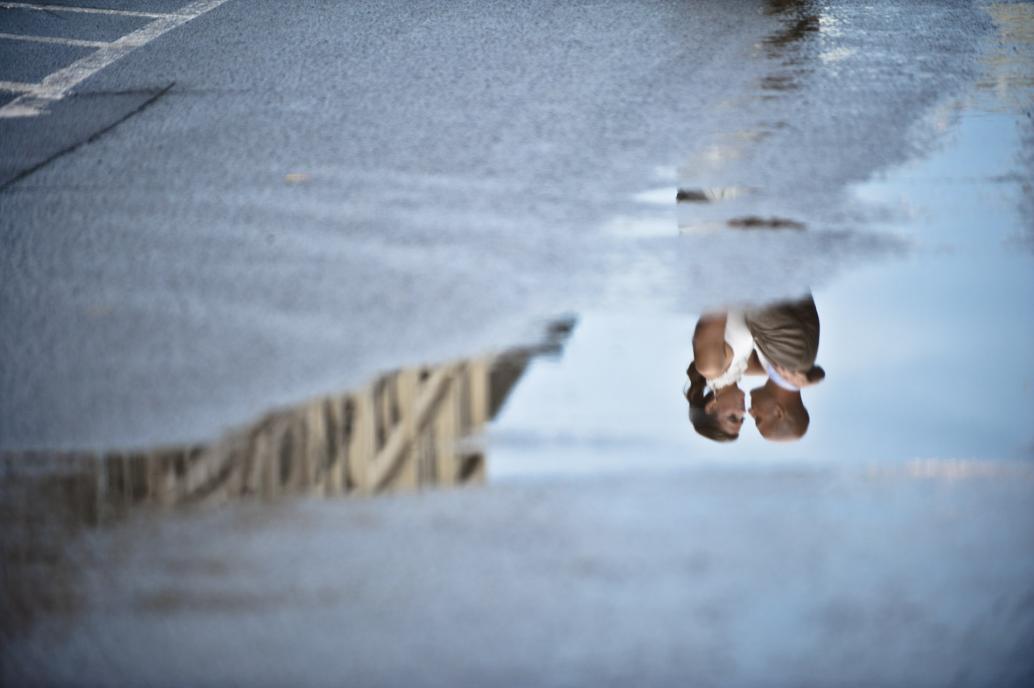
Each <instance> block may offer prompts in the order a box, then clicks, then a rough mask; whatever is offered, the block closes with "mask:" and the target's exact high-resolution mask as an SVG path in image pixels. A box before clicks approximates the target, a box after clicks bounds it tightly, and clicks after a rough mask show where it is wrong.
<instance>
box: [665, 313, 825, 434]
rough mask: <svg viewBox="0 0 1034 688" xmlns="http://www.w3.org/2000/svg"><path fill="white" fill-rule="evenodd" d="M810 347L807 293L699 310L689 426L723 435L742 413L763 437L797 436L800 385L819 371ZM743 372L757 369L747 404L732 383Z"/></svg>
mask: <svg viewBox="0 0 1034 688" xmlns="http://www.w3.org/2000/svg"><path fill="white" fill-rule="evenodd" d="M818 349H819V314H818V311H817V310H816V308H815V300H814V299H813V298H812V297H811V295H808V296H805V297H803V298H800V299H796V300H792V301H784V302H779V303H775V304H771V305H768V306H765V307H763V308H747V309H733V310H728V311H725V312H716V313H706V314H704V315H702V316H701V317H700V320H699V321H698V322H697V326H696V330H695V331H694V333H693V361H692V362H691V363H690V364H689V368H688V370H687V371H686V374H687V375H688V376H689V384H688V387H687V389H686V392H685V394H686V399H687V401H689V419H690V422H691V423H692V424H693V428H694V429H695V430H696V431H697V433H698V434H700V435H702V436H704V437H706V438H708V439H710V440H714V441H716V442H731V441H733V440H735V439H737V438H738V437H739V436H740V429H741V428H742V426H743V423H744V420H745V416H746V415H747V414H748V413H749V414H750V416H751V417H753V419H754V422H755V424H756V425H757V429H758V432H759V433H760V434H761V436H762V437H764V438H765V439H767V440H772V441H793V440H799V439H800V438H801V437H803V436H804V434H805V433H806V432H807V431H808V424H809V422H810V417H809V415H808V409H807V408H805V406H804V402H803V400H802V398H801V390H802V389H803V388H805V387H809V386H811V385H814V384H817V383H819V382H821V381H822V380H823V378H825V376H826V373H825V371H824V370H823V369H822V368H821V367H819V366H817V365H816V364H815V359H816V356H817V355H818ZM745 376H765V380H764V383H763V384H761V385H759V386H757V387H755V388H754V389H752V390H751V391H750V407H749V411H748V409H747V405H746V398H745V394H744V392H743V390H742V389H740V386H739V383H740V381H741V380H742V379H743V378H744V377H745ZM758 379H759V381H760V379H761V378H760V377H759V378H758Z"/></svg>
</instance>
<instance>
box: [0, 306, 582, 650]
mask: <svg viewBox="0 0 1034 688" xmlns="http://www.w3.org/2000/svg"><path fill="white" fill-rule="evenodd" d="M572 327H573V321H570V320H565V321H557V322H555V323H554V324H553V325H551V326H550V329H549V332H548V336H547V338H546V341H545V342H544V343H543V344H542V345H540V346H535V347H525V348H519V349H513V350H510V351H508V352H506V353H503V354H501V355H497V356H483V357H480V358H474V359H469V360H464V361H458V362H454V363H449V364H443V365H437V366H426V367H419V368H407V369H402V370H398V371H395V372H392V373H388V374H385V375H382V376H380V377H379V378H377V379H376V380H374V381H373V382H372V383H371V384H369V385H367V386H366V387H364V388H362V389H360V390H357V391H355V392H352V393H349V394H345V395H340V396H334V397H327V398H323V399H319V400H315V401H312V402H310V403H308V404H304V405H301V406H298V407H294V408H290V409H286V410H282V411H277V412H274V413H271V414H269V415H267V416H266V417H265V418H263V419H262V420H261V421H259V422H258V423H256V424H254V425H253V426H251V427H249V428H247V429H244V430H242V431H239V432H236V433H233V434H230V435H229V436H227V437H225V438H223V439H222V440H220V441H218V442H215V443H212V444H208V445H191V446H180V447H168V448H164V449H157V450H152V451H140V452H112V453H107V454H101V455H91V454H87V453H44V452H26V453H21V454H19V453H13V452H10V453H4V454H2V455H0V520H2V522H3V523H4V524H5V527H4V528H3V529H2V530H0V560H2V561H3V575H2V578H0V641H8V640H11V639H13V638H15V637H17V636H19V635H20V634H22V633H24V632H25V630H26V629H27V628H28V627H29V626H30V625H31V624H32V623H33V621H34V619H35V618H36V617H37V616H39V615H41V614H43V615H46V614H54V613H58V614H65V613H69V612H72V611H74V610H75V608H76V607H77V605H78V592H77V591H78V587H79V584H78V583H77V582H76V575H75V569H76V567H77V563H76V562H75V561H74V560H73V550H74V543H75V542H76V539H77V536H78V535H79V534H80V533H81V532H82V531H83V530H84V529H89V528H94V527H97V526H110V525H113V524H115V523H117V522H118V521H120V520H123V519H125V518H126V517H128V516H131V515H132V514H134V513H135V512H144V511H147V510H148V508H149V507H150V508H155V507H172V506H201V505H215V504H221V503H226V502H231V501H239V500H242V499H248V498H254V499H259V500H261V501H268V500H271V499H273V498H276V497H281V496H309V497H314V496H319V497H329V498H333V497H346V496H351V495H370V494H380V493H388V492H396V491H413V490H416V489H418V488H420V487H424V486H450V485H460V484H469V483H480V482H483V481H484V479H485V457H484V454H483V452H482V451H481V449H479V448H478V447H477V446H475V445H474V444H473V443H471V442H466V441H464V440H466V439H469V438H471V437H472V436H475V435H476V434H477V433H479V432H480V431H481V430H482V428H483V427H484V426H485V424H486V423H487V422H489V421H490V420H491V419H492V418H493V417H494V416H495V415H496V414H497V413H498V411H499V409H500V408H501V406H502V405H503V402H504V401H505V400H506V398H507V396H508V395H509V394H510V392H511V390H512V389H513V387H514V385H515V384H516V383H517V381H518V380H519V379H520V377H521V375H522V374H523V373H524V371H525V368H526V367H527V365H528V362H529V361H530V360H531V359H532V358H533V357H534V356H537V355H541V354H546V353H556V352H557V351H559V349H560V347H561V345H562V343H563V341H564V340H565V339H566V337H567V336H568V335H569V333H570V331H571V328H572ZM254 602H255V601H254V600H247V599H246V600H245V601H244V602H243V603H242V605H243V607H242V608H253V607H254ZM154 604H157V605H161V604H163V603H161V602H160V601H156V602H154ZM145 606H146V605H145ZM152 606H153V605H152ZM151 611H163V609H162V608H158V607H155V608H154V609H151ZM164 611H168V610H164ZM0 644H2V642H0Z"/></svg>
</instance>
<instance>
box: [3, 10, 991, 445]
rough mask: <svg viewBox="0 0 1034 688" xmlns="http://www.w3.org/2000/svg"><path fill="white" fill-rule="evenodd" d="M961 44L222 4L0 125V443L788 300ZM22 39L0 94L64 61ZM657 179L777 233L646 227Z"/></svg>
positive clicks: (981, 35)
mask: <svg viewBox="0 0 1034 688" xmlns="http://www.w3.org/2000/svg"><path fill="white" fill-rule="evenodd" d="M130 4H131V5H132V7H133V8H135V9H136V10H138V11H139V10H147V9H150V10H162V11H163V10H169V9H171V8H172V6H173V5H174V4H175V3H130ZM130 4H127V5H125V6H126V7H128V6H130ZM180 4H181V5H182V4H183V3H180ZM96 5H98V6H100V5H103V3H96ZM109 6H110V5H109ZM10 12H11V11H10V10H5V11H4V15H2V17H0V18H3V21H5V22H11V26H10V27H8V26H7V24H6V23H5V31H7V29H8V28H9V29H10V31H9V32H12V33H13V32H15V31H16V30H18V31H21V30H26V31H28V30H37V29H35V28H34V27H36V26H38V27H39V28H38V31H37V32H38V33H40V34H44V33H50V34H54V33H57V32H58V29H56V28H54V25H55V24H60V25H61V27H59V28H60V31H61V32H63V34H64V35H66V36H70V35H75V36H82V37H91V38H97V37H109V36H110V35H111V33H110V32H111V31H112V30H115V31H116V32H118V31H125V30H129V29H130V28H132V26H129V25H127V24H126V19H125V18H118V19H117V21H116V20H113V18H112V17H108V16H101V15H86V14H81V15H73V14H65V15H59V13H57V12H48V13H40V12H37V13H35V15H38V17H37V18H35V19H34V18H33V17H28V18H26V17H25V16H24V15H25V14H26V13H25V12H22V13H20V14H18V15H17V16H18V22H20V23H19V24H18V25H17V26H14V19H10V18H8V17H11V16H13V15H11V14H10ZM55 15H59V17H60V18H59V19H56V18H55ZM84 18H85V19H84ZM86 20H88V21H86ZM33 21H34V22H36V23H35V24H34V23H32V22H33ZM83 21H85V24H84V26H85V28H83V29H82V30H81V31H80V29H79V28H77V27H78V26H79V23H80V22H83ZM133 21H135V20H133ZM27 22H28V23H27ZM134 26H135V24H134ZM991 26H992V24H991V21H990V19H989V18H988V16H987V14H986V13H985V12H983V11H981V10H980V9H979V8H976V7H973V6H971V5H970V4H969V3H964V2H955V3H940V2H936V3H918V4H915V3H908V4H907V6H901V5H899V4H898V3H893V2H881V3H876V4H875V5H873V6H872V7H867V8H866V9H864V10H863V9H861V8H857V7H854V6H852V5H851V4H850V3H845V4H836V3H834V4H831V5H828V6H825V5H823V6H821V7H820V6H818V5H814V4H811V3H807V2H799V3H796V2H788V3H779V2H776V3H767V4H766V3H764V2H758V1H756V0H754V1H750V2H702V3H691V4H687V3H682V2H669V3H646V4H642V3H605V4H602V5H569V4H567V3H550V2H543V3H524V4H521V5H520V6H508V5H503V6H495V5H493V6H490V7H486V6H484V5H483V4H481V3H473V2H470V3H465V2H460V3H450V4H448V5H444V6H443V5H441V4H440V3H415V4H412V5H409V6H407V8H406V10H405V11H400V10H399V9H398V8H397V7H396V6H395V5H394V3H362V4H361V5H352V4H347V5H346V4H340V5H339V4H327V3H305V2H301V3H292V4H291V7H290V8H287V7H285V6H284V5H283V3H277V2H247V3H244V2H228V3H226V4H223V5H221V6H219V7H218V8H216V9H215V10H213V11H211V12H210V13H208V14H205V15H203V16H201V17H199V18H197V19H195V20H193V21H191V22H189V23H188V24H186V25H184V26H182V27H180V28H178V29H176V30H175V31H173V32H171V33H168V34H165V35H163V36H161V37H160V38H158V39H157V40H155V41H153V42H151V43H149V44H147V45H144V46H143V47H141V48H138V49H136V50H135V51H133V52H132V53H130V54H129V55H127V56H126V57H124V58H123V59H121V60H119V61H118V62H116V63H114V64H112V65H110V66H109V67H107V68H105V69H104V70H102V71H100V72H99V73H97V74H96V75H95V76H93V77H91V78H90V79H88V80H86V81H85V82H83V83H81V84H80V85H79V86H78V87H76V88H75V90H74V91H73V92H72V93H71V94H70V95H69V96H68V97H66V98H65V99H63V100H61V101H60V102H58V103H56V104H54V105H52V106H51V107H50V108H49V112H48V113H47V114H46V115H44V116H40V117H37V118H26V119H3V120H0V184H3V190H2V191H0V240H2V242H3V250H2V252H0V275H2V278H3V285H4V288H3V291H2V295H0V312H2V317H3V324H4V326H3V327H2V328H0V360H2V361H3V367H2V371H0V387H2V390H3V393H2V395H0V447H2V448H4V449H11V450H13V449H29V448H39V449H59V448H62V449H76V448H83V447H90V448H117V447H135V446H145V445H152V444H155V443H166V442H173V441H184V440H200V439H208V438H210V437H212V436H214V435H217V434H218V433H219V432H221V431H222V430H225V429H226V428H227V427H230V426H235V425H239V424H240V423H244V422H248V421H250V420H251V419H253V418H254V417H256V416H257V415H258V414H259V413H261V412H263V411H265V410H266V409H268V408H271V407H275V406H279V405H283V404H290V403H296V402H298V401H300V400H303V399H305V398H308V397H311V396H312V395H314V394H320V393H328V392H334V391H338V390H341V389H346V388H349V387H352V386H354V385H355V384H357V383H359V382H362V381H364V380H366V379H368V378H370V377H371V376H372V375H373V374H374V373H376V372H378V371H380V370H384V369H389V368H393V367H395V366H398V365H403V364H412V363H419V362H424V361H437V360H445V359H449V358H453V357H457V356H463V355H472V354H474V353H477V352H480V351H484V350H490V349H499V348H502V347H505V346H510V345H513V344H517V343H521V342H523V341H527V340H529V339H531V338H534V337H535V336H537V335H538V333H539V332H540V331H541V327H542V324H543V322H545V321H546V320H548V319H549V318H552V317H555V316H556V315H558V314H560V313H569V312H577V311H579V310H582V309H585V308H607V309H613V310H622V309H624V310H628V311H633V312H640V311H643V310H653V311H660V312H664V311H668V312H679V313H693V312H697V311H699V310H701V309H703V308H706V307H714V306H715V305H716V304H720V303H725V302H730V301H737V300H744V299H753V300H764V299H771V298H777V297H779V296H782V295H785V294H789V293H795V292H797V291H799V290H800V289H801V288H802V287H807V286H813V285H816V284H822V283H823V282H824V281H826V280H828V279H830V278H831V277H832V276H833V275H834V274H836V271H837V270H838V269H840V268H841V267H843V266H845V265H850V264H852V263H853V262H855V261H859V260H864V259H865V258H866V257H867V256H874V255H880V254H886V253H888V252H895V251H899V250H901V249H902V246H901V241H900V240H898V239H896V238H895V237H887V236H882V235H880V234H879V232H876V231H872V230H871V228H869V227H868V225H867V220H868V219H869V218H867V216H866V211H865V210H864V209H860V208H858V207H855V205H854V204H852V202H851V200H850V198H849V197H846V196H845V193H844V191H845V189H846V188H847V185H848V184H849V183H851V182H854V181H861V180H864V179H866V178H868V177H869V176H871V175H872V174H874V173H875V172H877V171H878V170H880V169H882V168H884V167H886V166H888V165H890V164H892V163H894V162H899V161H902V160H904V159H906V158H907V157H908V156H910V155H913V154H916V153H917V152H918V151H921V150H923V149H924V147H929V146H930V145H932V143H933V141H935V140H936V139H935V136H934V133H935V132H934V131H932V127H931V126H930V124H929V123H928V122H927V121H926V120H924V116H926V115H927V114H928V113H929V111H930V108H932V107H933V106H934V105H935V104H936V103H937V102H940V101H942V100H943V99H945V98H948V97H950V96H951V94H952V93H955V92H957V91H958V89H960V88H961V87H962V86H963V85H964V84H966V83H968V82H967V79H971V78H972V77H973V75H974V74H975V73H976V69H977V64H976V55H977V50H978V48H979V45H980V42H981V41H982V40H987V38H988V36H989V35H990V33H989V32H990V29H991ZM91 27H92V28H91ZM24 46H29V47H30V48H32V50H33V51H35V52H33V53H32V56H29V55H26V56H23V57H19V55H21V53H20V52H19V53H17V54H15V53H12V56H11V57H10V58H5V59H4V60H2V61H0V63H2V64H3V73H2V74H0V80H7V81H28V80H32V79H34V78H37V77H38V74H36V72H37V71H39V69H40V65H41V64H42V63H40V62H39V61H38V60H37V59H36V58H35V57H33V56H34V55H35V54H36V52H39V51H42V52H44V53H46V54H48V55H50V56H51V58H52V59H53V60H56V61H61V60H67V59H70V58H71V57H72V56H71V55H67V56H65V55H64V52H63V51H66V50H69V49H68V48H66V47H65V46H53V45H41V44H28V43H26V44H21V43H18V44H17V45H16V44H15V42H14V41H0V49H3V50H8V49H10V50H17V51H21V50H23V48H24ZM75 50H76V51H78V50H80V49H79V48H76V49H75ZM48 59H50V58H48ZM47 64H48V67H49V63H47ZM679 186H685V187H689V188H712V187H726V186H736V187H742V188H745V189H749V190H750V192H751V193H749V194H748V195H747V196H746V197H744V198H743V199H740V200H738V201H737V202H736V204H735V205H734V206H727V205H723V206H722V207H720V208H719V209H718V210H717V211H716V212H718V213H719V214H720V219H727V218H734V217H751V216H760V217H782V218H788V219H791V220H793V221H794V222H797V223H801V224H804V225H805V226H806V227H807V228H808V230H807V231H805V232H788V233H783V234H781V235H779V234H776V233H771V232H757V233H733V234H734V235H731V236H730V235H727V234H720V235H718V236H713V235H708V236H695V235H689V236H679V235H678V232H677V231H676V230H675V227H674V223H673V222H672V221H671V220H670V218H669V217H668V216H669V215H670V214H671V212H672V209H673V207H674V203H673V202H672V203H670V204H666V205H663V206H661V207H657V206H653V205H649V204H643V203H642V202H641V201H639V200H637V195H639V194H642V193H643V192H648V191H651V190H655V189H662V192H661V193H662V194H668V195H671V196H673V195H674V189H675V187H679ZM669 189H670V190H669ZM672 200H673V199H672ZM658 215H659V216H660V217H661V218H662V220H663V221H664V222H668V223H669V224H670V226H668V227H667V228H666V229H665V230H664V231H663V232H662V233H661V235H659V236H658V235H657V234H656V233H651V232H650V231H645V232H644V231H641V230H642V228H643V227H646V228H649V227H651V226H652V225H651V224H650V223H651V222H652V221H653V220H654V218H656V217H657V216H658Z"/></svg>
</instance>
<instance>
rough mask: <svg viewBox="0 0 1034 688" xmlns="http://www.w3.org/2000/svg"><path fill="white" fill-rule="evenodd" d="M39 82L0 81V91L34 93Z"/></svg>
mask: <svg viewBox="0 0 1034 688" xmlns="http://www.w3.org/2000/svg"><path fill="white" fill-rule="evenodd" d="M37 88H39V84H27V83H25V82H24V81H0V91H6V92H7V93H35V92H36V89H37Z"/></svg>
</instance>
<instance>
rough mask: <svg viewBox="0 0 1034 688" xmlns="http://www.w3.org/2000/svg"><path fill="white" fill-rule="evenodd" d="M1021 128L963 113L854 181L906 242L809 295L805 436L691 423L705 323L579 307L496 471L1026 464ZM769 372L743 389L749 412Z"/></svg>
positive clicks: (496, 427)
mask: <svg viewBox="0 0 1034 688" xmlns="http://www.w3.org/2000/svg"><path fill="white" fill-rule="evenodd" d="M1022 116H1023V115H1021V116H1020V117H1022ZM1022 125H1023V122H1022V119H1020V118H1019V117H1017V116H1016V115H1013V114H1009V113H1006V112H1000V111H999V112H994V111H989V110H985V109H979V108H978V109H975V110H972V111H968V112H966V113H964V114H963V115H962V116H961V117H960V119H959V121H958V123H957V125H956V126H955V127H954V128H953V129H951V130H950V131H949V132H948V135H947V144H946V145H945V147H944V148H943V149H942V150H940V151H939V152H938V153H936V154H934V155H933V156H931V157H930V158H928V159H926V160H923V161H919V162H915V163H912V164H909V165H906V166H904V167H902V168H900V169H898V170H895V171H893V172H891V173H889V174H887V175H886V176H885V177H883V178H881V179H878V180H874V181H872V182H870V183H866V184H864V185H861V186H860V187H858V188H857V189H855V195H856V196H857V198H858V199H859V200H860V201H863V202H865V203H867V204H869V205H870V206H873V207H877V208H880V209H881V213H882V214H883V215H884V216H886V217H889V218H891V219H890V220H889V221H887V222H886V223H884V224H883V226H880V227H878V228H877V229H879V230H881V231H885V232H889V233H892V234H894V235H897V236H899V237H901V238H903V239H904V240H905V241H907V242H908V243H909V244H910V246H911V250H909V251H908V252H907V254H906V255H904V256H901V257H898V258H896V259H892V260H888V261H885V262H881V263H878V264H873V265H869V266H866V267H863V268H860V269H855V270H854V271H852V272H850V273H848V274H845V275H843V276H841V277H840V278H839V279H837V280H836V281H834V282H833V283H832V284H829V285H826V286H821V287H819V288H817V289H815V290H814V294H813V297H814V303H815V309H816V311H817V314H818V319H819V322H820V338H819V341H820V344H819V346H818V354H817V358H816V361H815V362H816V364H818V365H819V366H821V368H822V369H823V370H824V372H825V378H824V379H823V380H822V381H821V382H819V383H818V384H814V385H810V386H808V387H806V388H804V389H802V390H801V391H800V399H801V402H802V404H803V407H804V408H805V409H806V411H807V416H808V425H807V429H806V432H805V433H804V435H803V437H800V438H799V440H798V441H792V442H772V441H768V440H766V439H765V438H763V437H762V436H761V435H760V434H759V432H758V430H757V429H756V428H755V427H754V422H753V421H752V419H751V418H750V416H749V415H748V416H747V417H746V418H745V422H744V424H743V426H742V428H741V430H740V433H739V437H738V438H737V439H735V440H734V441H726V442H715V441H712V440H710V439H707V438H705V437H703V436H702V435H700V434H698V433H697V432H695V431H694V429H693V426H692V424H691V423H690V422H689V417H688V416H689V408H688V406H689V404H688V403H687V401H686V399H685V398H684V397H683V395H682V392H683V386H684V385H685V384H686V382H687V379H686V372H685V371H686V369H687V366H688V364H689V363H690V362H691V361H693V358H694V349H693V343H692V337H693V332H694V329H695V327H696V325H697V320H698V318H697V317H693V316H671V315H646V316H644V315H632V314H613V313H602V312H597V313H585V314H583V315H582V316H581V317H580V319H579V322H578V326H577V328H576V330H575V332H574V335H573V336H572V338H571V340H570V341H569V343H568V344H567V346H566V347H565V349H564V352H563V355H562V356H561V357H558V358H555V359H552V360H543V361H535V362H533V363H532V365H531V366H530V369H529V371H528V373H527V374H526V376H525V380H524V381H523V382H522V384H521V385H520V386H519V387H518V389H517V390H516V391H515V393H514V394H513V396H512V398H511V399H510V400H509V402H508V403H507V406H506V407H505V408H504V410H503V412H502V413H501V414H500V415H499V416H498V417H497V418H496V420H495V421H494V422H493V423H492V425H491V427H490V432H489V436H490V438H491V441H490V443H489V447H490V450H491V451H490V453H491V456H492V460H491V462H490V464H489V476H490V478H495V479H508V478H515V477H534V476H545V475H557V474H594V473H598V472H601V471H629V472H641V471H649V470H668V469H675V468H679V467H684V466H687V465H693V464H699V463H701V462H704V463H706V462H723V463H729V462H732V463H761V464H764V463H770V462H815V463H820V464H825V465H833V466H854V467H858V466H862V465H865V466H871V465H881V464H884V465H885V464H887V463H888V462H922V461H928V460H931V459H933V460H943V461H945V462H949V463H946V464H945V465H954V464H950V462H958V461H964V462H969V461H978V462H979V461H990V460H1006V461H1014V460H1019V461H1022V460H1028V459H1034V425H1032V424H1031V421H1030V419H1031V418H1032V417H1034V415H1032V409H1034V357H1032V352H1034V311H1032V304H1034V254H1032V252H1031V250H1030V245H1031V244H1030V240H1031V235H1030V232H1031V229H1030V226H1031V218H1030V217H1027V216H1024V214H1023V212H1024V211H1023V200H1024V194H1025V193H1029V191H1028V190H1025V188H1024V183H1023V179H1022V175H1021V174H1018V172H1017V170H1016V166H1017V160H1016V159H1015V158H1014V156H1015V154H1016V151H1018V150H1020V149H1021V147H1022V143H1021V140H1020V137H1021V135H1022V130H1021V126H1022ZM724 231H732V230H729V229H726V230H724ZM716 310H718V311H720V309H716ZM791 329H792V328H791ZM791 336H792V335H791ZM766 380H767V376H765V375H763V374H762V375H760V376H749V375H748V376H745V377H744V378H743V380H742V381H741V382H740V383H739V387H740V389H742V391H743V392H744V393H745V396H746V399H745V403H744V407H745V408H746V409H749V408H750V407H751V394H750V392H751V390H752V389H756V388H761V387H763V385H764V383H765V382H766ZM759 398H760V399H762V401H764V398H765V395H764V393H762V394H761V395H760V397H759Z"/></svg>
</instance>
